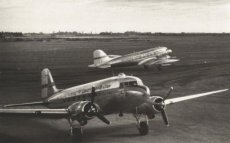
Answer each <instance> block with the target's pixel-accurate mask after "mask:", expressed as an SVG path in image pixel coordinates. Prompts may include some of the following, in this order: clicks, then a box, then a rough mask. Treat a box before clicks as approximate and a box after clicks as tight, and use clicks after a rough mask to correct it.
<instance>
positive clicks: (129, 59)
mask: <svg viewBox="0 0 230 143" xmlns="http://www.w3.org/2000/svg"><path fill="white" fill-rule="evenodd" d="M171 52H172V50H170V49H168V48H166V47H157V48H151V49H148V50H144V51H140V52H135V53H131V54H127V55H124V56H121V57H118V58H114V59H112V60H110V61H108V62H106V63H104V64H103V65H110V66H111V67H125V66H135V65H138V64H139V63H140V62H141V61H145V60H146V61H147V60H158V59H159V58H162V57H164V56H167V55H168V54H169V53H171Z"/></svg>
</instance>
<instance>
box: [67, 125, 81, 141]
mask: <svg viewBox="0 0 230 143" xmlns="http://www.w3.org/2000/svg"><path fill="white" fill-rule="evenodd" d="M70 135H71V138H72V141H73V142H74V143H78V142H80V141H81V140H82V135H83V132H82V128H81V127H80V128H71V129H70Z"/></svg>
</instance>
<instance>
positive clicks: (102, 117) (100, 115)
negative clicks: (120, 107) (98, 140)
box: [96, 113, 110, 124]
mask: <svg viewBox="0 0 230 143" xmlns="http://www.w3.org/2000/svg"><path fill="white" fill-rule="evenodd" d="M96 116H97V118H98V119H100V120H101V121H103V122H104V123H106V124H110V121H109V120H108V119H106V118H105V116H103V115H102V114H100V113H96Z"/></svg>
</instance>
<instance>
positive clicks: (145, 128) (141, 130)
mask: <svg viewBox="0 0 230 143" xmlns="http://www.w3.org/2000/svg"><path fill="white" fill-rule="evenodd" d="M138 130H139V133H140V135H147V134H148V132H149V126H148V124H147V122H146V121H142V122H140V124H139V127H138Z"/></svg>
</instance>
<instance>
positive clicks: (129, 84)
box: [120, 81, 137, 88]
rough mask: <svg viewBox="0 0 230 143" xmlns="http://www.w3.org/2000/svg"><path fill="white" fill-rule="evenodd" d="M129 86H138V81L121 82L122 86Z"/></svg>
mask: <svg viewBox="0 0 230 143" xmlns="http://www.w3.org/2000/svg"><path fill="white" fill-rule="evenodd" d="M125 86H126V87H127V86H137V81H128V82H121V83H120V88H122V87H125Z"/></svg>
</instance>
